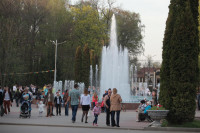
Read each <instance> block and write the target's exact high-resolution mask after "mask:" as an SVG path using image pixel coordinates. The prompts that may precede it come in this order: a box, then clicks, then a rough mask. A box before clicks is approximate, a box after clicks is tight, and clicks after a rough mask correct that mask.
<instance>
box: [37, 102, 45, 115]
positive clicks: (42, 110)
mask: <svg viewBox="0 0 200 133" xmlns="http://www.w3.org/2000/svg"><path fill="white" fill-rule="evenodd" d="M38 111H39V116H42V113H43V112H44V104H43V102H42V101H40V102H39V104H38Z"/></svg>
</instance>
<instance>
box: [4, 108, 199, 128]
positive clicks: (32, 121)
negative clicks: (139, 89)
mask: <svg viewBox="0 0 200 133" xmlns="http://www.w3.org/2000/svg"><path fill="white" fill-rule="evenodd" d="M45 109H46V108H45ZM19 111H20V109H19V107H16V106H15V104H14V105H13V107H11V112H10V113H9V114H8V115H4V116H3V117H0V125H1V124H11V125H12V124H13V125H15V124H22V125H23V124H27V125H41V126H45V125H46V126H66V127H85V128H91V127H93V125H92V122H93V120H94V117H93V116H92V115H90V116H89V118H88V123H87V124H86V123H84V122H83V123H82V122H81V115H82V110H81V109H80V108H79V110H78V114H77V117H76V119H77V120H76V123H72V122H71V116H72V115H71V114H72V113H71V109H69V116H65V115H64V108H62V111H61V116H52V117H45V115H46V111H45V112H44V114H43V116H42V117H39V113H38V108H36V106H35V105H32V113H31V118H19ZM55 111H56V110H55V108H54V114H56V113H55ZM196 117H200V111H197V112H196ZM105 121H106V114H105V113H101V114H100V116H99V120H98V125H99V128H113V127H108V126H106V123H105ZM149 124H150V123H149V122H136V112H135V110H129V111H127V112H121V114H120V129H137V130H140V129H144V128H145V127H148V125H149ZM114 128H117V127H114Z"/></svg>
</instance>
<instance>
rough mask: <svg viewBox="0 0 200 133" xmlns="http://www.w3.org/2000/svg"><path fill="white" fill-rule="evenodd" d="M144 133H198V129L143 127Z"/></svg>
mask: <svg viewBox="0 0 200 133" xmlns="http://www.w3.org/2000/svg"><path fill="white" fill-rule="evenodd" d="M144 130H145V131H182V132H200V128H180V127H144Z"/></svg>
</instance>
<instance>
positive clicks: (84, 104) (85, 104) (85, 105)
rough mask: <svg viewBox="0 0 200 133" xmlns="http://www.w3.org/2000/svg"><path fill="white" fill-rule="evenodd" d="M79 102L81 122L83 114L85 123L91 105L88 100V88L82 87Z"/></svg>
mask: <svg viewBox="0 0 200 133" xmlns="http://www.w3.org/2000/svg"><path fill="white" fill-rule="evenodd" d="M80 104H81V105H82V111H83V114H82V119H81V122H83V119H84V116H85V123H88V122H87V118H88V116H87V115H88V111H89V109H90V106H91V102H90V95H89V94H88V89H87V88H85V89H84V93H83V94H82V95H81V100H80Z"/></svg>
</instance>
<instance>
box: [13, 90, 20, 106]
mask: <svg viewBox="0 0 200 133" xmlns="http://www.w3.org/2000/svg"><path fill="white" fill-rule="evenodd" d="M14 98H15V101H16V106H17V107H19V100H20V98H21V92H20V91H19V88H18V87H17V90H16V92H15V96H14Z"/></svg>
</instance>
